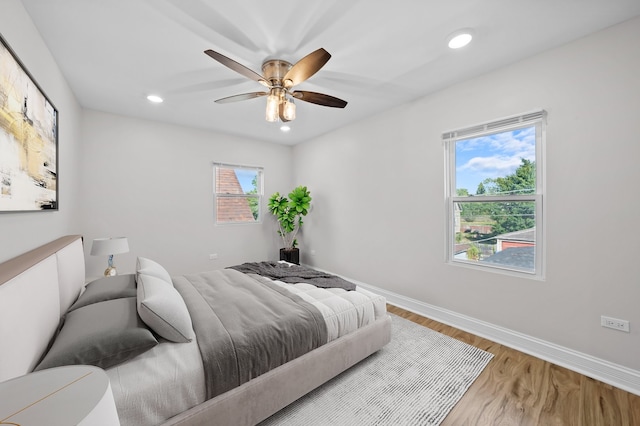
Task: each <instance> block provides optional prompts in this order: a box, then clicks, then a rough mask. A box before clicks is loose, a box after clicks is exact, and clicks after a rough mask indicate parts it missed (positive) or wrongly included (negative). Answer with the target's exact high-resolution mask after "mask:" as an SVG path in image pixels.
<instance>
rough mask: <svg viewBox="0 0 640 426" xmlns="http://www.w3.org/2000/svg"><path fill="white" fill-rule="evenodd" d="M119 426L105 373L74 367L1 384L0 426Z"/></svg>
mask: <svg viewBox="0 0 640 426" xmlns="http://www.w3.org/2000/svg"><path fill="white" fill-rule="evenodd" d="M5 424H8V425H20V426H36V425H38V426H39V425H48V426H58V425H59V426H69V425H86V426H89V425H90V426H119V425H120V421H119V420H118V412H117V411H116V405H115V402H114V400H113V394H112V393H111V384H110V383H109V377H108V376H107V375H106V373H105V372H104V371H103V370H102V369H100V368H97V367H92V366H87V365H74V366H65V367H58V368H50V369H47V370H41V371H36V372H35V373H30V374H27V375H24V376H20V377H16V378H15V379H11V380H7V381H6V382H2V383H0V425H5Z"/></svg>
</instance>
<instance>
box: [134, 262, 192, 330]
mask: <svg viewBox="0 0 640 426" xmlns="http://www.w3.org/2000/svg"><path fill="white" fill-rule="evenodd" d="M137 291H138V315H140V318H141V319H142V321H144V323H145V324H147V326H149V328H151V329H152V330H153V331H155V332H156V333H157V334H159V335H160V336H162V337H164V338H165V339H167V340H170V341H172V342H178V343H186V342H190V341H191V340H192V339H193V337H194V336H193V327H192V324H191V316H190V315H189V310H188V309H187V305H186V304H185V303H184V300H183V299H182V296H181V295H180V293H178V290H176V289H175V288H174V287H173V286H172V285H170V284H168V283H166V282H165V281H164V280H162V279H160V278H158V277H154V276H152V275H146V274H142V273H139V274H138V290H137Z"/></svg>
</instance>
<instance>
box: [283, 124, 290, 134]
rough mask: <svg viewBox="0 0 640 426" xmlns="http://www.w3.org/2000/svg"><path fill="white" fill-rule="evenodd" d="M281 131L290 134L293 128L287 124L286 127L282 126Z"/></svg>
mask: <svg viewBox="0 0 640 426" xmlns="http://www.w3.org/2000/svg"><path fill="white" fill-rule="evenodd" d="M280 130H282V131H283V132H288V131H289V130H291V127H289V126H287V125H286V124H285V125H284V126H280Z"/></svg>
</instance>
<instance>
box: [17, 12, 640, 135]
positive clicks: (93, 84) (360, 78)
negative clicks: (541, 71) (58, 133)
mask: <svg viewBox="0 0 640 426" xmlns="http://www.w3.org/2000/svg"><path fill="white" fill-rule="evenodd" d="M22 3H23V4H24V6H25V8H26V10H27V12H28V13H29V15H30V16H31V17H32V19H33V21H34V23H35V25H36V26H37V27H38V29H39V31H40V33H41V35H42V38H43V39H44V41H45V43H46V44H47V45H48V47H49V49H50V50H51V53H52V54H53V56H54V57H55V59H56V61H57V63H58V64H59V66H60V68H61V69H62V72H63V73H64V75H65V77H66V79H67V81H68V82H69V85H70V86H71V88H72V90H73V91H74V93H75V95H76V96H77V98H78V101H79V102H80V103H81V104H82V105H83V106H84V107H86V108H91V109H96V110H100V111H107V112H112V113H116V114H121V115H127V116H132V117H140V118H146V119H150V120H156V121H165V122H170V123H175V124H181V125H185V126H190V127H196V128H204V129H210V130H214V131H217V132H223V133H228V134H234V135H240V136H243V137H248V138H253V139H259V140H266V141H272V142H277V143H282V144H296V143H299V142H302V141H305V140H309V139H311V138H313V137H315V136H318V135H321V134H323V133H326V132H328V131H330V130H333V129H335V128H338V127H341V126H344V125H347V124H348V123H351V122H354V121H357V120H360V119H362V118H364V117H367V116H370V115H372V114H376V113H379V112H381V111H384V110H386V109H390V108H392V107H394V106H396V105H399V104H402V103H406V102H408V101H410V100H413V99H416V98H419V97H422V96H425V95H427V94H429V93H433V92H434V91H437V90H440V89H442V88H444V87H447V86H450V85H452V84H455V83H456V82H459V81H462V80H465V79H468V78H471V77H473V76H476V75H479V74H482V73H485V72H487V71H490V70H492V69H495V68H499V67H501V66H504V65H506V64H509V63H513V62H516V61H518V60H520V59H522V58H525V57H527V56H530V55H533V54H535V53H538V52H541V51H544V50H547V49H550V48H553V47H555V46H558V45H561V44H564V43H566V42H569V41H571V40H574V39H576V38H579V37H582V36H584V35H587V34H589V33H592V32H595V31H597V30H600V29H603V28H606V27H609V26H611V25H614V24H616V23H618V22H622V21H625V20H627V19H630V18H632V17H635V16H638V15H640V1H638V0H455V1H452V0H449V1H446V0H393V1H388V0H352V1H346V0H342V1H341V0H307V1H300V0H279V1H277V2H267V1H264V0H234V1H222V0H218V1H215V0H102V1H99V0H22ZM466 27H470V28H472V29H474V31H475V38H474V40H473V42H472V44H470V45H469V46H467V47H465V48H463V49H460V50H457V51H453V50H450V49H448V47H447V46H446V39H447V36H448V35H449V34H451V33H453V32H455V31H456V30H459V29H461V28H466ZM636 42H637V40H636V41H627V43H626V46H635V44H636ZM320 47H323V48H324V49H326V50H327V51H328V52H329V53H331V55H332V58H331V60H329V62H328V63H327V64H326V65H325V66H324V67H323V68H322V69H321V70H320V71H319V72H318V73H317V74H315V75H314V76H312V77H311V78H310V79H309V80H307V81H305V82H303V83H301V84H300V85H298V86H296V89H299V90H310V91H315V92H321V93H326V94H329V95H332V96H335V97H338V98H341V99H344V100H346V101H348V102H349V104H348V105H347V107H346V108H345V109H337V108H327V107H322V106H319V105H315V104H310V103H305V102H297V107H298V108H297V110H298V111H297V118H296V120H295V121H293V122H292V123H291V127H292V130H291V131H290V132H289V133H282V132H281V131H280V130H279V125H278V124H277V123H267V122H266V121H265V119H264V110H265V98H264V97H261V98H256V99H251V100H247V101H243V102H237V103H232V104H216V103H214V100H216V99H219V98H223V97H227V96H231V95H235V94H239V93H246V92H254V91H261V90H263V87H262V86H261V85H259V84H258V83H256V82H255V81H251V80H248V79H246V78H245V77H243V76H241V75H240V74H237V73H235V72H234V71H232V70H230V69H228V68H226V67H224V66H223V65H221V64H220V63H218V62H216V61H214V60H213V59H211V58H210V57H208V56H207V55H205V54H204V53H203V52H204V50H206V49H213V50H215V51H218V52H220V53H222V54H223V55H226V56H228V57H230V58H231V59H233V60H235V61H237V62H240V63H241V64H243V65H245V66H246V67H248V68H250V69H252V70H254V71H256V72H258V73H261V64H262V62H263V61H264V60H266V59H273V58H278V59H284V60H287V61H289V62H291V63H295V62H296V61H298V60H299V59H301V58H302V57H304V56H305V55H307V54H308V53H310V52H312V51H314V50H316V49H318V48H320ZM621 48H622V47H621ZM597 54H598V52H594V55H597ZM150 93H154V94H159V95H161V96H162V97H164V99H165V101H164V103H162V104H151V103H149V102H148V101H147V100H146V96H147V95H148V94H150ZM52 101H53V103H54V104H55V99H52Z"/></svg>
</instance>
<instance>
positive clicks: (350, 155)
mask: <svg viewBox="0 0 640 426" xmlns="http://www.w3.org/2000/svg"><path fill="white" fill-rule="evenodd" d="M629 40H640V19H635V20H632V21H628V22H626V23H623V24H621V25H618V26H616V27H613V28H610V29H607V30H605V31H602V32H600V33H597V34H594V35H592V36H589V37H586V38H584V39H581V40H578V41H576V42H573V43H571V44H568V45H565V46H562V47H560V48H557V49H555V50H552V51H549V52H546V53H544V54H541V55H538V56H535V57H532V58H529V59H527V60H525V61H522V62H520V63H517V64H513V65H512V66H509V67H506V68H503V69H500V70H497V71H494V72H491V73H488V74H486V75H484V76H481V77H479V78H475V79H472V80H470V81H467V82H464V83H462V84H458V85H456V86H453V87H450V88H448V89H446V90H443V91H441V92H439V93H435V94H433V95H431V96H428V97H426V98H423V99H420V100H418V101H416V102H414V103H411V104H408V105H405V106H402V107H400V108H397V109H395V110H393V111H389V112H387V113H384V114H382V115H380V116H377V117H372V118H370V119H367V120H364V121H362V122H360V123H358V124H356V125H353V126H350V127H348V128H344V129H342V130H339V131H336V132H333V133H331V134H328V135H325V136H323V137H320V138H317V139H316V140H313V141H310V142H308V143H304V144H301V145H298V146H296V147H295V148H294V164H295V165H296V168H295V171H294V178H295V180H296V181H299V182H303V183H304V184H306V185H308V186H309V187H310V189H311V191H312V194H313V195H314V201H315V206H314V211H313V214H311V215H310V216H308V218H307V220H306V221H305V235H304V242H305V243H306V247H307V249H306V250H305V251H304V253H303V262H306V263H309V264H312V265H315V266H317V267H319V268H322V269H325V270H329V271H332V272H334V273H338V274H340V275H343V276H346V277H349V278H352V279H355V280H358V281H361V282H364V283H369V284H371V285H374V286H376V287H379V288H381V289H385V290H388V291H391V292H394V293H398V294H400V295H403V296H406V297H409V298H412V299H415V300H418V301H422V302H424V303H428V304H430V305H434V306H438V307H440V308H443V309H447V310H451V311H453V312H457V313H459V314H462V315H466V316H469V317H472V318H475V319H478V320H481V321H486V322H488V323H491V324H495V325H498V326H502V327H506V328H509V329H512V330H515V331H517V332H519V333H524V334H526V335H528V336H531V337H534V338H539V339H543V340H545V341H547V342H551V343H554V344H556V345H561V346H564V347H566V348H569V349H572V350H575V351H579V352H581V353H585V354H589V355H591V356H593V357H596V358H601V359H603V360H606V361H609V362H612V363H616V364H619V365H622V366H626V367H629V368H632V369H635V370H640V357H638V353H640V339H639V336H640V309H639V306H640V278H639V277H640V274H639V273H638V270H637V266H636V265H637V259H636V252H637V250H636V249H635V246H636V245H637V243H636V240H637V235H636V234H637V233H636V232H635V229H636V228H637V226H636V223H637V218H638V209H637V208H636V207H635V206H636V205H637V202H635V201H634V200H635V197H636V193H637V191H638V184H639V183H640V168H639V167H638V165H637V163H638V158H640V143H638V135H639V134H640V120H639V119H638V117H640V78H639V77H638V76H640V49H634V48H631V47H629V46H630V45H629V44H628V41H629ZM624 41H626V43H627V44H624V43H625V42H624ZM620 42H622V44H623V45H624V46H619V45H618V43H620ZM538 108H544V109H545V110H547V111H548V114H549V115H548V126H547V144H546V163H545V164H546V180H547V193H546V196H545V208H546V221H545V226H546V247H547V252H546V265H547V273H546V280H545V281H542V282H540V281H535V280H529V279H522V278H514V277H512V276H507V275H501V274H496V273H490V272H482V271H475V270H470V269H468V268H462V267H456V266H451V265H448V264H446V263H445V243H444V235H445V214H444V212H445V209H444V205H445V204H444V159H443V146H442V142H441V134H442V132H443V131H447V130H452V129H455V128H460V127H466V126H469V125H473V124H478V123H481V122H483V121H488V120H494V119H498V118H502V117H505V116H509V115H513V114H518V113H522V112H528V111H531V110H534V109H538ZM629 197H633V198H629ZM311 250H314V251H315V255H314V256H310V253H311ZM601 314H606V315H609V316H613V317H616V318H622V319H627V320H630V321H631V333H630V334H625V333H622V332H618V331H614V330H609V329H604V328H602V327H601V326H600V323H599V322H600V315H601Z"/></svg>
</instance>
